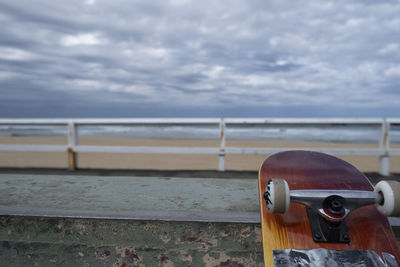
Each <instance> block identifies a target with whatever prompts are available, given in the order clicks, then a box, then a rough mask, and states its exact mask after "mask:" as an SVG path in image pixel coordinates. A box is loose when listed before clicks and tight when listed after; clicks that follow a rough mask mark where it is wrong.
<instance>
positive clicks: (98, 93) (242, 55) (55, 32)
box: [0, 0, 400, 117]
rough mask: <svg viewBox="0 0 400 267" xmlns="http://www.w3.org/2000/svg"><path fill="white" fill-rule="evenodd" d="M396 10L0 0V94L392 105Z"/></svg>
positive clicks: (396, 74) (168, 103)
mask: <svg viewBox="0 0 400 267" xmlns="http://www.w3.org/2000/svg"><path fill="white" fill-rule="evenodd" d="M399 14H400V2H399V1H395V0H393V1H389V0H388V1H361V0H359V1H345V0H342V1H341V0H339V1H332V2H329V1H206V0H205V1H189V0H171V1H127V0H118V1H105V0H86V1H77V0H71V1H65V2H63V3H60V2H59V1H50V0H42V1H35V2H29V3H27V2H26V1H18V0H16V1H3V2H2V3H0V24H1V25H3V27H2V31H0V90H1V93H2V97H1V100H0V105H2V106H3V109H2V112H5V111H4V110H12V109H18V110H19V113H18V114H23V112H22V111H21V109H23V110H25V111H26V112H25V113H26V116H29V114H30V112H31V110H38V109H40V107H42V109H43V110H45V111H46V112H49V111H50V112H51V111H52V110H56V111H57V112H58V114H59V116H64V115H65V114H68V112H67V111H68V109H74V110H76V109H78V110H79V109H81V110H82V111H84V110H85V109H91V108H92V109H96V110H97V109H98V108H100V107H106V106H109V107H114V108H115V107H130V111H129V112H134V111H135V109H134V107H137V108H138V109H140V110H141V114H146V113H145V110H146V109H151V108H152V107H155V106H157V107H164V109H162V110H163V111H162V112H167V113H168V110H169V109H170V110H172V109H173V110H179V109H180V108H181V110H186V111H187V110H192V115H193V114H194V115H195V111H194V110H198V111H199V114H201V112H202V111H205V110H224V109H230V110H233V109H236V110H237V115H240V114H241V113H240V110H243V109H244V108H245V107H254V108H255V110H257V108H258V109H261V110H262V109H263V108H268V107H269V108H273V109H278V110H280V109H282V110H285V108H284V107H303V108H304V107H315V109H310V110H313V111H312V112H311V113H310V114H312V115H313V114H315V112H317V111H318V110H320V107H325V108H328V109H329V110H330V112H331V114H330V115H332V116H334V115H335V112H337V114H342V113H343V109H347V108H349V107H351V109H352V110H357V108H358V109H360V110H365V109H370V108H372V109H375V110H384V109H388V110H391V112H393V110H396V108H397V106H398V105H399V104H400V101H399V94H400V16H399ZM5 107H9V108H5ZM52 107H53V108H52ZM294 110H295V109H294ZM21 112H22V113H21ZM121 112H122V111H121ZM143 112H144V113H143ZM218 112H219V111H216V113H215V114H213V113H211V114H209V113H207V114H209V115H215V116H220V114H219V113H218ZM299 112H300V113H301V111H299ZM12 114H13V113H12V112H10V113H9V114H6V113H3V117H4V116H7V115H12ZM74 114H75V113H74ZM82 114H85V113H82ZM149 114H151V112H150V113H149ZM163 114H164V113H163ZM171 114H172V113H171ZM204 114H205V113H204ZM246 114H247V113H246ZM294 114H295V115H297V113H296V112H295V113H294ZM307 114H308V113H306V114H305V115H307ZM77 115H78V116H79V113H78V114H77ZM119 115H121V114H119ZM130 115H132V114H130ZM155 115H157V114H155ZM247 115H253V116H260V115H261V116H264V115H265V114H258V113H257V112H256V111H255V112H254V114H247ZM282 115H283V116H285V115H291V114H285V113H284V112H283V113H282ZM350 115H351V114H350ZM377 115H381V114H377ZM384 115H386V114H384ZM387 115H388V116H390V115H393V116H400V112H399V113H398V114H387ZM21 116H23V115H21ZM127 116H129V114H127Z"/></svg>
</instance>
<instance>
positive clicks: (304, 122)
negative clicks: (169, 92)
mask: <svg viewBox="0 0 400 267" xmlns="http://www.w3.org/2000/svg"><path fill="white" fill-rule="evenodd" d="M0 125H35V126H67V127H68V143H67V145H9V144H1V145H0V151H35V152H67V153H68V168H69V169H70V170H74V169H76V168H77V167H78V166H77V160H76V158H77V156H76V153H79V152H100V153H134V154H140V153H151V154H210V155H218V156H219V162H218V170H219V171H224V170H225V156H226V155H227V154H251V155H263V154H265V155H266V154H273V153H277V152H280V151H284V150H287V149H288V148H287V147H285V148H274V147H263V148H259V147H227V146H226V134H225V133H226V129H227V127H229V126H246V125H248V126H250V125H251V126H254V125H259V126H272V127H282V126H304V127H309V126H325V127H335V126H343V127H347V126H349V127H351V126H376V127H379V128H380V135H379V137H378V140H377V141H378V143H379V146H378V147H377V148H324V147H321V148H309V147H296V148H290V149H293V150H310V151H319V152H324V153H328V154H332V155H361V156H379V172H380V173H381V174H382V175H389V172H390V168H389V167H390V166H389V157H390V156H391V155H396V156H398V155H400V149H398V148H397V149H396V148H391V147H390V128H391V126H392V125H400V118H390V119H381V118H370V119H337V118H335V119H320V118H312V119H305V118H304V119H301V118H299V119H293V118H265V119H263V118H247V119H246V118H226V119H223V118H211V119H194V118H188V119H156V118H151V119H150V118H143V119H142V118H140V119H0ZM139 125H140V126H171V125H182V126H184V125H198V126H204V125H215V126H216V127H219V137H220V138H219V147H157V146H136V147H131V146H129V147H127V146H93V145H79V143H78V127H80V126H139Z"/></svg>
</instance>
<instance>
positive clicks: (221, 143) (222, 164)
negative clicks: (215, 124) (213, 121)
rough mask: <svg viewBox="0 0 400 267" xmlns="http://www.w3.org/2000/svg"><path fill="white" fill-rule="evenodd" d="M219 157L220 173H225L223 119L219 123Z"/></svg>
mask: <svg viewBox="0 0 400 267" xmlns="http://www.w3.org/2000/svg"><path fill="white" fill-rule="evenodd" d="M219 132H220V134H219V156H218V171H221V172H223V171H225V121H224V119H223V118H222V119H221V121H220V123H219Z"/></svg>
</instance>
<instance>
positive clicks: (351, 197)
mask: <svg viewBox="0 0 400 267" xmlns="http://www.w3.org/2000/svg"><path fill="white" fill-rule="evenodd" d="M258 181H259V196H260V207H261V228H262V240H263V251H264V263H265V266H318V267H322V266H400V250H399V248H398V246H397V243H396V239H395V237H394V235H393V232H392V229H391V226H390V224H389V221H388V219H387V216H399V215H400V183H399V182H395V181H380V182H379V183H377V184H376V186H375V187H374V186H373V185H372V184H371V183H370V182H369V180H368V179H367V178H366V177H365V176H364V175H363V174H362V173H361V172H359V171H358V170H357V169H356V168H355V167H354V166H352V165H351V164H349V163H347V162H345V161H343V160H341V159H338V158H336V157H333V156H330V155H327V154H323V153H318V152H309V151H286V152H281V153H277V154H274V155H272V156H270V157H268V158H267V159H266V160H265V161H264V163H263V164H262V165H261V167H260V170H259V179H258Z"/></svg>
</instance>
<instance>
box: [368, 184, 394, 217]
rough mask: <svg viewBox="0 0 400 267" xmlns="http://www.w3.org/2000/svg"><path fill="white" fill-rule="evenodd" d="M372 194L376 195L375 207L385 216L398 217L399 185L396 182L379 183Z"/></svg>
mask: <svg viewBox="0 0 400 267" xmlns="http://www.w3.org/2000/svg"><path fill="white" fill-rule="evenodd" d="M374 192H375V193H376V194H377V199H378V202H377V203H376V207H377V209H378V211H379V212H380V213H382V214H383V215H386V216H400V183H399V182H396V181H380V182H379V183H377V184H376V186H375V189H374Z"/></svg>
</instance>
